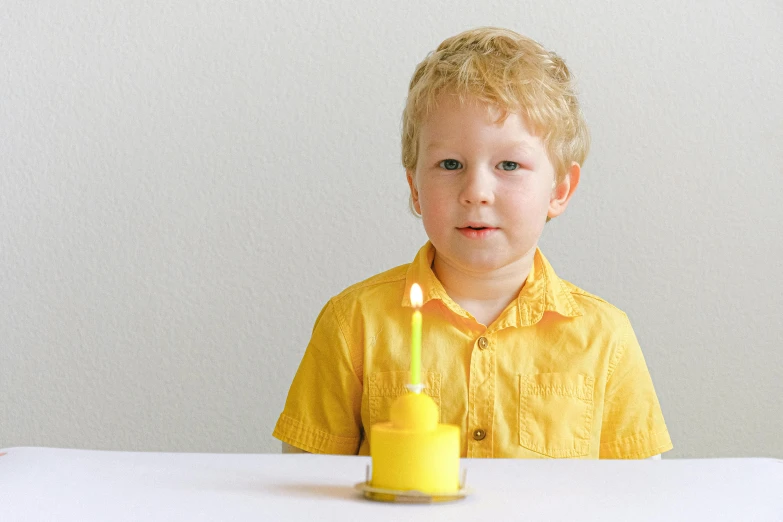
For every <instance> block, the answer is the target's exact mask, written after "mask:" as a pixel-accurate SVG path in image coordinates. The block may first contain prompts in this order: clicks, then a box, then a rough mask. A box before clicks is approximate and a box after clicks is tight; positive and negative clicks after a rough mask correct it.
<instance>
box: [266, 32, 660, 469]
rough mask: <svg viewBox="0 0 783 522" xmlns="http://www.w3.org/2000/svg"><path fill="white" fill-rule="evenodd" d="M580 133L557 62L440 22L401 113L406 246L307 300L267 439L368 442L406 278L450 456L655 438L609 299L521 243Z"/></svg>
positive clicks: (621, 454) (575, 158) (531, 234)
mask: <svg viewBox="0 0 783 522" xmlns="http://www.w3.org/2000/svg"><path fill="white" fill-rule="evenodd" d="M588 146H589V137H588V133H587V129H586V126H585V123H584V120H583V118H582V115H581V112H580V109H579V105H578V102H577V99H576V96H575V94H574V91H573V86H572V82H571V78H570V73H569V71H568V68H567V67H566V65H565V64H564V63H563V61H562V60H561V59H560V58H559V57H558V56H557V55H555V54H554V53H550V52H548V51H546V50H545V49H544V48H543V47H541V46H540V45H539V44H537V43H536V42H534V41H532V40H530V39H528V38H525V37H523V36H520V35H519V34H517V33H514V32H512V31H508V30H503V29H495V28H480V29H475V30H471V31H466V32H464V33H461V34H459V35H456V36H454V37H452V38H449V39H447V40H445V41H444V42H443V43H442V44H441V45H440V47H438V49H437V51H435V52H434V53H432V54H430V55H429V56H428V57H427V58H426V59H425V60H424V61H423V62H422V63H420V64H419V65H418V67H417V68H416V71H415V73H414V75H413V79H412V80H411V83H410V88H409V93H408V101H407V106H406V107H405V111H404V114H403V137H402V159H403V165H404V167H405V169H406V171H407V178H408V185H409V186H410V191H411V203H412V206H413V208H414V209H415V212H416V213H417V214H418V215H420V216H421V218H422V221H423V223H424V229H425V230H426V232H427V236H428V237H429V239H430V241H429V242H427V244H426V245H425V246H424V247H423V248H422V249H421V250H420V251H419V253H418V254H417V255H416V257H415V259H414V260H413V262H412V263H411V264H409V265H404V266H400V267H397V268H394V269H392V270H389V271H388V272H385V273H382V274H379V275H377V276H374V277H372V278H370V279H368V280H366V281H363V282H361V283H358V284H356V285H354V286H351V287H350V288H348V289H346V290H344V291H343V292H342V293H341V294H340V295H338V296H336V297H334V298H332V299H331V300H330V301H329V302H328V303H327V304H326V306H325V307H324V309H323V310H322V312H321V314H320V315H319V317H318V319H317V320H316V323H315V327H314V329H313V334H312V339H311V341H310V344H309V345H308V347H307V350H306V352H305V354H304V357H303V359H302V362H301V365H300V366H299V370H298V371H297V373H296V377H295V378H294V381H293V384H292V385H291V389H290V391H289V393H288V399H287V400H286V404H285V409H284V410H283V412H282V414H281V415H280V418H279V420H278V422H277V425H276V427H275V430H274V436H275V437H277V438H278V439H280V440H281V441H283V444H284V450H286V451H295V450H297V449H298V450H303V451H308V452H315V453H341V454H357V453H358V454H360V455H368V454H369V447H370V444H372V440H370V438H369V435H370V427H371V426H372V425H373V424H375V423H377V422H382V421H386V420H388V416H389V407H390V405H391V403H392V402H393V400H394V398H395V397H397V396H399V395H400V394H403V393H406V391H407V390H406V388H405V384H406V383H407V381H408V376H409V366H410V354H409V339H410V330H409V328H410V317H411V312H412V309H411V304H410V298H409V291H410V287H411V285H412V284H413V283H414V282H416V283H419V285H421V287H422V288H423V291H424V305H423V307H422V309H421V310H422V314H423V317H424V319H423V323H424V329H423V340H422V382H423V384H424V385H425V390H424V391H425V393H427V394H429V395H430V396H431V397H432V398H433V399H434V400H435V402H436V403H437V404H438V407H439V410H440V422H442V423H448V424H455V425H457V426H459V427H460V429H461V430H462V433H463V436H462V456H463V457H502V458H547V457H553V458H559V457H574V458H592V459H595V458H630V459H639V458H647V457H651V456H655V455H657V454H660V453H662V452H664V451H668V450H669V449H671V448H672V444H671V440H670V438H669V434H668V431H667V429H666V425H665V423H664V420H663V415H662V413H661V408H660V406H659V404H658V399H657V397H656V395H655V391H654V389H653V384H652V381H651V379H650V375H649V372H648V370H647V367H646V365H645V362H644V358H643V357H642V352H641V349H640V347H639V344H638V342H637V340H636V337H635V335H634V333H633V330H632V329H631V325H630V323H629V321H628V318H627V317H626V315H625V314H624V313H623V312H622V311H620V310H618V309H617V308H615V307H613V306H612V305H610V304H608V303H607V302H605V301H603V300H601V299H599V298H598V297H595V296H593V295H590V294H588V293H587V292H585V291H584V290H581V289H579V288H577V287H576V286H574V285H572V284H570V283H568V282H566V281H564V280H562V279H559V278H558V277H557V275H555V272H554V270H553V269H552V267H551V266H550V265H549V263H548V262H547V260H546V258H545V257H544V256H543V254H542V253H541V252H540V251H539V250H538V248H537V244H538V240H539V237H540V236H541V233H542V231H543V229H544V224H545V223H546V221H548V220H549V219H551V218H554V217H557V216H559V215H560V214H562V213H563V212H564V211H565V209H566V206H567V205H568V202H569V200H570V199H571V197H572V196H573V194H574V191H575V190H576V187H577V185H578V184H579V176H580V165H581V164H582V163H583V162H584V159H585V157H586V155H587V150H588Z"/></svg>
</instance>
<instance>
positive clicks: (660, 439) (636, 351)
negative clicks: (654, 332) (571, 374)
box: [599, 317, 672, 459]
mask: <svg viewBox="0 0 783 522" xmlns="http://www.w3.org/2000/svg"><path fill="white" fill-rule="evenodd" d="M625 320H626V324H625V325H624V326H625V327H624V328H623V331H624V333H623V341H622V343H621V345H620V347H619V348H618V350H617V352H616V353H615V356H614V359H613V361H612V363H611V366H610V368H609V374H608V378H607V383H606V393H605V400H604V413H603V425H602V428H601V447H600V454H599V457H600V458H602V459H644V458H647V457H651V456H653V455H657V454H659V453H663V452H664V451H669V450H670V449H672V442H671V438H670V437H669V432H668V430H667V429H666V423H665V422H664V420H663V412H662V411H661V406H660V404H659V403H658V397H657V395H656V394H655V388H654V387H653V383H652V378H651V377H650V372H649V371H648V369H647V364H646V363H645V361H644V356H643V355H642V349H641V347H640V346H639V342H638V340H637V339H636V335H635V334H634V332H633V329H632V328H631V324H630V322H628V320H627V317H626V318H625Z"/></svg>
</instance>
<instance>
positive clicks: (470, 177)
mask: <svg viewBox="0 0 783 522" xmlns="http://www.w3.org/2000/svg"><path fill="white" fill-rule="evenodd" d="M494 200H495V191H494V178H493V176H492V173H491V172H487V171H486V169H484V168H481V167H479V168H469V169H466V171H465V184H464V185H463V187H462V192H461V193H460V202H461V203H462V204H463V205H489V204H491V203H492V202H493V201H494Z"/></svg>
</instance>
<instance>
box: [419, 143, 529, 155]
mask: <svg viewBox="0 0 783 522" xmlns="http://www.w3.org/2000/svg"><path fill="white" fill-rule="evenodd" d="M500 147H501V148H503V149H515V150H521V151H523V152H529V151H531V150H532V149H533V146H532V145H531V144H530V142H529V141H528V140H520V141H510V142H508V143H504V144H501V145H500ZM445 148H449V144H448V143H445V142H442V141H433V142H432V143H430V144H429V145H427V147H426V148H425V150H430V149H445Z"/></svg>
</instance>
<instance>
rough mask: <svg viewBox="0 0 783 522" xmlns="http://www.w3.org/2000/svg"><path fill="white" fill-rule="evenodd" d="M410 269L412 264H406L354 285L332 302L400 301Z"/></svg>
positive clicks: (335, 297)
mask: <svg viewBox="0 0 783 522" xmlns="http://www.w3.org/2000/svg"><path fill="white" fill-rule="evenodd" d="M409 267H410V263H406V264H404V265H400V266H396V267H394V268H391V269H389V270H386V271H385V272H381V273H380V274H375V275H374V276H371V277H368V278H367V279H365V280H364V281H359V282H358V283H354V284H352V285H351V286H349V287H348V288H346V289H345V290H343V291H342V292H340V293H339V294H337V295H336V296H334V297H333V298H332V302H334V303H347V302H352V301H360V300H364V299H373V298H381V299H383V298H396V299H397V300H398V301H399V300H400V299H401V297H402V291H403V289H404V287H405V277H406V275H407V273H408V268H409Z"/></svg>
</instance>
